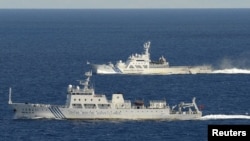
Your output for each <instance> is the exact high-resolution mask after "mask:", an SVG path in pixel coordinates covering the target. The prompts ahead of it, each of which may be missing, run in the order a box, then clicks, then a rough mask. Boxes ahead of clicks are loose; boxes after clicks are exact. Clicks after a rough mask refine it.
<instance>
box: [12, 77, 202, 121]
mask: <svg viewBox="0 0 250 141" xmlns="http://www.w3.org/2000/svg"><path fill="white" fill-rule="evenodd" d="M91 75H92V74H91V73H86V76H87V79H86V80H85V82H81V81H80V84H81V85H82V86H81V87H80V86H72V85H69V86H68V93H67V100H66V104H65V105H50V104H31V103H13V102H12V100H11V88H10V92H9V102H8V103H9V105H10V106H11V107H12V108H13V111H14V113H15V116H14V118H15V119H17V118H28V119H37V118H49V119H132V120H146V119H147V120H192V119H197V118H200V117H201V116H202V112H201V111H200V110H199V109H198V107H197V105H196V103H195V98H193V100H192V102H191V103H184V102H181V103H180V104H178V105H175V106H172V107H170V106H169V105H168V104H167V103H166V101H165V100H151V101H149V103H148V104H149V105H144V102H143V101H134V103H132V102H131V101H130V100H124V98H123V95H122V94H120V93H117V94H113V95H112V99H111V100H108V99H107V98H106V96H105V95H102V94H95V91H94V89H93V88H92V87H90V86H89V81H90V76H91Z"/></svg>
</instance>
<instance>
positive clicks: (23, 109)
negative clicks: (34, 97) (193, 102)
mask: <svg viewBox="0 0 250 141" xmlns="http://www.w3.org/2000/svg"><path fill="white" fill-rule="evenodd" d="M10 106H11V107H12V108H13V111H14V113H15V114H14V118H15V119H40V118H45V119H83V120H96V119H100V120H113V119H121V120H195V119H199V118H200V117H201V116H202V113H201V112H199V113H196V112H192V113H189V112H182V113H178V112H174V113H173V112H170V111H171V110H170V109H169V108H164V109H77V108H67V107H63V106H55V105H45V104H25V103H12V104H10Z"/></svg>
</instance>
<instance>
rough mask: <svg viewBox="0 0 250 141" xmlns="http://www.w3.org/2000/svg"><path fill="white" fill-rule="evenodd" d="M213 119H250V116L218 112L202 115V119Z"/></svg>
mask: <svg viewBox="0 0 250 141" xmlns="http://www.w3.org/2000/svg"><path fill="white" fill-rule="evenodd" d="M213 119H250V116H249V115H224V114H216V115H205V116H203V117H201V120H213Z"/></svg>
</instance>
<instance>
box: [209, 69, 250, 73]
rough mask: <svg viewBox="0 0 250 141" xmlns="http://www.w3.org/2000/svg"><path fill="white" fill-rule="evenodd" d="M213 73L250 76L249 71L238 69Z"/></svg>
mask: <svg viewBox="0 0 250 141" xmlns="http://www.w3.org/2000/svg"><path fill="white" fill-rule="evenodd" d="M212 73H227V74H237V73H241V74H250V70H249V69H238V68H231V69H222V70H214V71H213V72H212Z"/></svg>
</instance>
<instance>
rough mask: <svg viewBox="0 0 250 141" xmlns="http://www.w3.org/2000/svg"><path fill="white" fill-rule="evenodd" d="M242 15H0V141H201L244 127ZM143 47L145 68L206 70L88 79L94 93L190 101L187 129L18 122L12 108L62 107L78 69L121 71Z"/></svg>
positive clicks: (248, 84) (247, 87)
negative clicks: (156, 63)
mask: <svg viewBox="0 0 250 141" xmlns="http://www.w3.org/2000/svg"><path fill="white" fill-rule="evenodd" d="M249 12H250V10H249V9H203V10H202V9H196V10H195V9H169V10H163V9H158V10H154V9H152V10H126V9H124V10H118V9H113V10H45V9H44V10H0V95H1V98H0V125H1V126H0V138H1V139H0V140H4V141H8V140H11V141H12V140H21V141H22V140H23V141H24V140H25V141H27V140H53V141H54V140H67V141H68V140H72V141H73V140H74V141H75V140H116V141H117V140H169V141H180V140H188V141H206V140H207V126H208V125H210V124H230V125H234V124H244V125H249V124H250V120H249V119H250V116H249V113H250V105H249V103H250V98H249V92H250V15H249ZM146 41H151V49H150V53H151V59H152V60H158V58H159V57H160V56H162V55H163V56H165V57H166V59H167V60H168V61H169V62H170V65H202V64H210V65H212V66H213V67H214V68H215V69H216V70H215V71H214V73H211V74H197V75H163V76H160V75H157V76H153V75H151V76H140V75H139V76H137V75H94V76H93V77H92V82H93V84H94V86H95V89H96V93H102V94H106V95H107V97H108V98H111V94H112V93H115V92H117V91H119V92H123V93H124V97H125V98H126V99H130V100H133V99H136V98H143V99H144V100H145V101H147V100H150V99H162V98H166V100H167V102H168V103H169V104H170V105H175V104H177V103H179V102H180V101H185V102H189V101H191V99H192V97H196V102H197V104H198V105H203V106H204V109H203V117H202V118H201V119H199V120H194V121H127V120H125V121H119V120H118V121H117V120H114V121H112V120H111V121H105V120H94V121H91V120H88V121H84V120H45V119H43V120H20V119H19V120H17V119H13V111H12V110H11V109H10V108H9V107H8V104H7V102H8V89H9V87H11V88H12V101H13V102H31V103H45V104H60V105H63V104H64V103H65V100H66V88H67V86H68V84H77V81H76V80H79V79H85V77H84V73H85V72H86V71H89V70H90V67H89V66H88V65H87V64H86V62H87V61H88V62H91V63H106V62H109V61H112V62H115V61H118V60H123V61H125V60H126V59H127V57H128V56H129V55H131V54H133V53H141V52H142V51H143V43H144V42H146Z"/></svg>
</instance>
